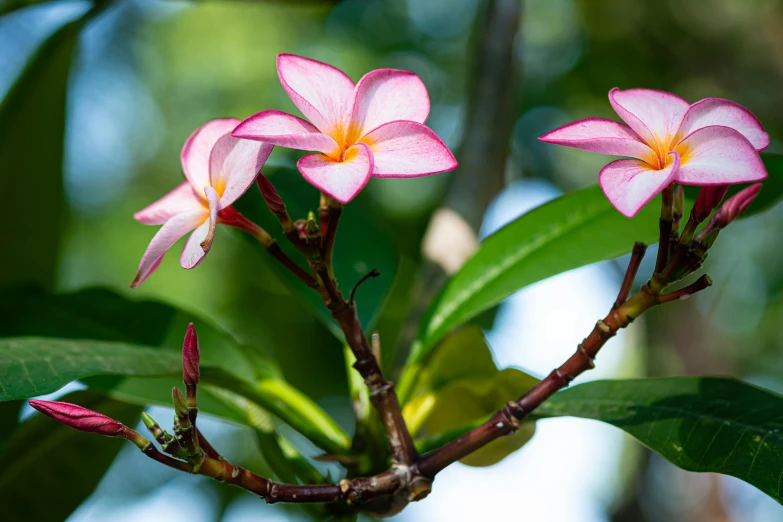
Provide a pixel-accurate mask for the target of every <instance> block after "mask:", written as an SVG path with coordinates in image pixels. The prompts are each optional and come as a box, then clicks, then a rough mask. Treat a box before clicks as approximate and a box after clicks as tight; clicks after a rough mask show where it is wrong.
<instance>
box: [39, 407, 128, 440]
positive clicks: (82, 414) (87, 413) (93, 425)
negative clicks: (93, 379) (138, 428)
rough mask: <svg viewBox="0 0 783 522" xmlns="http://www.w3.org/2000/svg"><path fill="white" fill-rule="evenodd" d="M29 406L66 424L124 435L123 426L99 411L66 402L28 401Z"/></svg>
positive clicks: (92, 431) (103, 432)
mask: <svg viewBox="0 0 783 522" xmlns="http://www.w3.org/2000/svg"><path fill="white" fill-rule="evenodd" d="M30 406H32V407H33V408H35V409H36V410H38V411H40V412H41V413H43V414H44V415H48V416H49V417H51V418H53V419H54V420H56V421H57V422H62V423H63V424H65V425H66V426H70V427H71V428H74V429H77V430H79V431H86V432H87V433H99V434H101V435H108V436H109V437H122V436H124V435H125V433H124V431H125V430H126V428H125V426H123V425H122V424H121V423H119V422H117V421H116V420H114V419H112V418H110V417H107V416H106V415H101V414H100V413H97V412H94V411H92V410H88V409H87V408H82V407H81V406H77V405H75V404H70V403H67V402H50V401H30Z"/></svg>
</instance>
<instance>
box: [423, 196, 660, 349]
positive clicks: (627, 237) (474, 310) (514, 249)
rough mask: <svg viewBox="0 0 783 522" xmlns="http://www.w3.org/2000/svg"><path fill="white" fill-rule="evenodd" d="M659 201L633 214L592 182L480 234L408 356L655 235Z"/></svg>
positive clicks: (656, 232) (428, 317)
mask: <svg viewBox="0 0 783 522" xmlns="http://www.w3.org/2000/svg"><path fill="white" fill-rule="evenodd" d="M659 207H660V205H659V204H656V203H655V202H653V203H651V204H649V205H647V206H646V207H645V208H644V209H642V211H641V212H640V213H639V214H638V215H637V217H635V218H634V219H628V218H626V217H624V216H623V215H622V214H620V213H619V212H617V210H615V209H614V207H612V205H611V204H610V203H609V201H608V200H607V199H606V197H605V196H604V195H603V193H602V192H601V189H600V187H598V186H592V187H588V188H585V189H582V190H578V191H576V192H572V193H570V194H566V195H564V196H561V197H559V198H557V199H555V200H553V201H550V202H549V203H546V204H544V205H542V206H540V207H538V208H536V209H534V210H531V211H530V212H528V213H526V214H524V215H523V216H521V217H520V218H518V219H516V220H514V221H512V222H511V223H509V224H508V225H506V226H505V227H503V228H501V229H500V230H498V231H497V232H495V233H494V234H492V235H491V236H489V237H488V238H486V239H485V240H484V241H483V242H482V243H481V246H480V247H479V250H478V251H477V252H476V254H475V255H474V256H473V257H472V258H471V259H469V260H468V262H467V263H465V265H464V266H463V267H462V269H461V270H460V271H459V272H457V274H455V275H454V277H452V278H451V279H450V280H449V281H448V283H447V284H446V285H445V287H444V288H443V290H442V291H441V293H440V294H439V296H438V297H437V298H436V300H435V302H434V303H433V305H432V306H431V307H430V309H429V311H428V313H427V315H426V317H425V318H424V320H423V321H422V323H421V326H420V330H419V333H418V335H417V338H416V341H415V342H414V344H413V347H412V351H411V356H410V361H409V362H411V363H416V362H418V361H420V360H422V359H423V358H424V357H425V356H426V355H427V353H428V352H429V351H430V350H431V349H432V347H433V346H434V345H435V343H437V342H438V341H439V340H440V339H442V338H443V336H444V335H445V334H447V333H448V332H449V331H450V330H452V329H453V328H454V327H456V326H458V325H460V324H461V323H463V322H465V321H466V320H468V319H470V318H471V317H474V316H475V315H477V314H479V313H481V312H483V311H484V310H486V309H488V308H490V307H491V306H494V305H496V304H498V303H499V302H501V301H502V300H503V299H505V298H506V297H508V296H510V295H511V294H513V293H514V292H516V291H517V290H519V289H521V288H524V287H525V286H527V285H530V284H532V283H535V282H536V281H540V280H542V279H546V278H547V277H550V276H553V275H556V274H559V273H561V272H565V271H567V270H571V269H573V268H577V267H580V266H584V265H588V264H590V263H595V262H596V261H601V260H604V259H612V258H615V257H617V256H620V255H623V254H626V253H628V252H630V250H631V248H632V247H633V244H634V241H644V242H647V243H651V242H653V241H655V240H656V239H657V235H658V214H659Z"/></svg>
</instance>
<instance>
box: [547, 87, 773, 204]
mask: <svg viewBox="0 0 783 522" xmlns="http://www.w3.org/2000/svg"><path fill="white" fill-rule="evenodd" d="M609 102H610V103H611V104H612V107H613V108H614V110H615V112H616V113H617V114H618V115H619V116H620V118H622V120H623V121H625V123H627V125H623V124H622V123H618V122H616V121H612V120H605V119H602V118H587V119H584V120H579V121H575V122H573V123H570V124H568V125H565V126H563V127H560V128H559V129H555V130H553V131H552V132H550V133H548V134H545V135H544V136H542V137H540V138H539V139H540V140H541V141H543V142H546V143H554V144H556V145H565V146H566V147H574V148H577V149H582V150H587V151H591V152H600V153H603V154H611V155H615V156H628V157H631V158H636V159H621V160H617V161H613V162H611V163H609V164H608V165H606V166H605V167H604V168H603V169H602V170H601V172H600V173H599V174H598V181H599V183H600V185H601V188H602V189H603V191H604V194H606V197H607V198H609V201H611V202H612V204H613V205H614V206H615V208H617V210H619V211H620V212H621V213H623V214H624V215H626V216H628V217H633V216H634V215H635V214H636V213H637V212H639V210H640V209H641V208H642V207H643V206H644V205H645V204H647V203H648V202H649V201H650V200H651V199H652V198H653V197H655V195H657V194H658V193H659V192H661V191H662V190H663V189H664V188H665V187H667V186H668V185H669V184H671V183H673V182H676V183H679V184H681V185H699V186H712V185H730V184H735V183H746V182H750V181H759V180H762V179H765V178H766V177H767V171H766V169H765V167H764V164H763V162H762V161H761V158H760V157H759V154H758V152H759V151H761V150H764V149H765V148H766V147H767V146H768V145H769V136H768V135H767V133H766V132H764V129H763V128H762V126H761V123H760V122H759V120H758V119H757V118H756V117H755V116H754V115H753V114H752V113H751V112H750V111H749V110H747V109H746V108H745V107H743V106H741V105H739V104H737V103H734V102H732V101H729V100H723V99H720V98H705V99H703V100H701V101H698V102H696V103H694V104H692V105H691V104H689V103H688V102H687V101H685V100H683V99H682V98H680V97H679V96H676V95H674V94H671V93H668V92H662V91H654V90H650V89H629V90H626V91H621V90H619V89H616V88H615V89H612V90H611V91H609Z"/></svg>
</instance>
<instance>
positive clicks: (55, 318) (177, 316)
mask: <svg viewBox="0 0 783 522" xmlns="http://www.w3.org/2000/svg"><path fill="white" fill-rule="evenodd" d="M0 315H1V316H2V317H3V318H4V319H5V320H4V321H3V323H0V337H21V336H45V337H57V338H69V339H94V340H105V341H121V342H125V343H128V344H134V345H143V346H147V347H161V348H164V351H166V352H168V353H169V354H173V355H176V356H177V357H179V356H180V355H179V354H180V353H181V350H182V339H183V337H184V335H185V329H186V328H187V326H188V323H190V322H193V323H194V324H195V325H196V330H197V331H198V337H199V343H200V346H201V361H202V363H203V364H204V365H207V366H215V367H217V368H223V369H224V370H225V371H227V372H229V373H233V374H237V375H239V376H241V377H242V378H244V379H247V380H252V379H253V377H254V375H258V376H263V377H280V371H279V369H278V368H277V365H276V364H275V363H274V361H273V360H271V359H270V358H269V357H268V356H267V355H266V354H265V353H263V352H262V351H260V350H259V349H257V348H255V347H251V346H246V345H239V344H238V343H237V342H236V340H234V338H233V337H231V336H230V335H229V334H227V333H226V332H224V331H223V330H220V329H219V328H217V327H215V326H212V325H211V324H210V322H209V321H207V320H204V319H200V318H197V317H194V316H193V314H191V313H189V312H185V311H182V310H179V309H177V308H174V307H172V306H170V305H166V304H163V303H159V302H154V301H133V300H130V299H127V298H125V297H122V296H120V295H118V294H116V293H114V292H111V291H109V290H106V289H101V288H90V289H86V290H80V291H78V292H73V293H67V294H59V295H52V294H49V293H47V292H44V291H42V290H40V289H34V288H25V287H23V288H16V289H11V290H8V291H6V292H3V293H2V294H0Z"/></svg>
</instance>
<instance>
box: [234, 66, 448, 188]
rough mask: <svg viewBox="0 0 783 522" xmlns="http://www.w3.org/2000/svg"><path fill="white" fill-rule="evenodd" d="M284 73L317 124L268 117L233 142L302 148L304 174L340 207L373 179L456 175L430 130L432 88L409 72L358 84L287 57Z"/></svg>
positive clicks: (244, 128) (251, 121)
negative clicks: (428, 121)
mask: <svg viewBox="0 0 783 522" xmlns="http://www.w3.org/2000/svg"><path fill="white" fill-rule="evenodd" d="M277 73H278V76H279V77H280V83H281V84H282V85H283V89H285V91H286V93H288V96H289V97H290V98H291V101H293V102H294V104H295V105H296V106H297V107H298V108H299V110H300V111H302V113H303V114H304V115H305V116H306V117H307V118H308V119H309V120H310V121H307V120H304V119H302V118H299V117H297V116H292V115H290V114H286V113H284V112H279V111H263V112H259V113H258V114H255V115H253V116H251V117H249V118H248V119H246V120H245V121H243V122H242V123H241V124H240V125H239V126H238V127H237V128H236V130H235V131H234V136H236V137H238V138H246V139H252V140H259V141H264V142H267V143H273V144H275V145H281V146H283V147H289V148H293V149H300V150H310V151H317V152H320V154H310V155H307V156H305V157H303V158H302V159H300V160H299V162H298V163H297V167H298V168H299V172H301V173H302V175H303V176H304V177H305V179H307V181H309V182H310V183H311V184H312V185H314V186H315V187H317V188H319V189H320V190H322V191H323V192H325V193H327V194H329V195H330V196H332V197H333V198H335V199H336V200H338V201H340V202H341V203H347V202H348V201H350V200H351V199H353V198H354V197H355V196H356V194H358V193H359V191H361V189H362V188H364V186H365V185H366V184H367V182H368V181H369V179H370V177H379V178H395V177H403V178H406V177H416V176H427V175H430V174H438V173H440V172H446V171H449V170H453V169H455V168H456V167H457V161H456V160H455V159H454V155H453V154H452V153H451V151H450V150H449V148H448V147H447V146H446V145H445V144H444V143H443V141H441V139H440V138H439V137H438V135H437V134H435V133H434V132H433V131H432V130H431V129H430V128H428V127H427V126H425V125H424V121H425V120H426V119H427V115H428V114H429V111H430V100H429V96H428V94H427V88H426V87H425V86H424V83H422V81H421V79H419V77H418V76H416V75H415V74H413V73H411V72H408V71H398V70H395V69H378V70H375V71H371V72H369V73H367V74H365V75H364V77H362V79H361V80H359V83H357V84H356V85H354V83H353V82H352V81H351V79H350V78H349V77H348V76H346V74H345V73H343V72H342V71H340V70H339V69H336V68H335V67H332V66H331V65H328V64H325V63H321V62H317V61H315V60H310V59H308V58H303V57H301V56H294V55H291V54H281V55H279V56H278V57H277Z"/></svg>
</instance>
